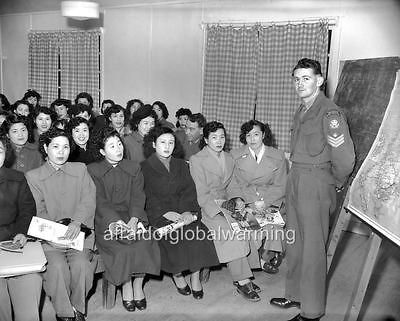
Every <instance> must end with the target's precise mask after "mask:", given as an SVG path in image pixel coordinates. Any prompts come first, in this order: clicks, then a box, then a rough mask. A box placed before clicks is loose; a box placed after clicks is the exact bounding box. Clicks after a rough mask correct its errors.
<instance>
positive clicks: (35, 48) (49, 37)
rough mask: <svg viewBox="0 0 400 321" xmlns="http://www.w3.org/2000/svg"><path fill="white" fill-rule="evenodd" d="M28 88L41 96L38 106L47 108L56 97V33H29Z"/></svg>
mask: <svg viewBox="0 0 400 321" xmlns="http://www.w3.org/2000/svg"><path fill="white" fill-rule="evenodd" d="M28 42H29V54H28V62H29V67H28V86H29V88H30V89H34V90H36V91H37V92H38V93H40V95H41V96H42V99H41V102H40V105H42V106H46V107H49V106H50V103H51V102H52V101H53V100H54V99H56V98H57V96H58V75H57V73H58V33H56V32H29V34H28Z"/></svg>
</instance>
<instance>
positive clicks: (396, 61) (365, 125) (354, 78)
mask: <svg viewBox="0 0 400 321" xmlns="http://www.w3.org/2000/svg"><path fill="white" fill-rule="evenodd" d="M399 69H400V57H385V58H373V59H360V60H347V61H345V62H344V65H343V69H342V72H341V74H340V78H339V82H338V85H337V88H336V92H335V96H334V98H333V100H334V102H335V103H336V104H337V105H338V106H340V107H342V108H343V109H344V112H345V114H346V117H347V121H348V124H349V128H350V133H351V137H352V139H353V142H354V147H355V151H356V164H355V167H354V170H353V173H352V175H351V177H350V179H349V180H348V183H351V181H352V180H353V178H354V177H355V175H356V174H357V172H358V170H359V168H360V166H361V164H362V162H363V161H364V160H365V158H366V157H367V154H368V151H369V150H370V148H371V146H372V143H373V142H374V140H375V137H376V135H377V133H378V130H379V127H380V125H381V123H382V119H383V116H384V115H385V111H386V107H387V106H388V104H389V100H390V95H391V92H392V90H393V87H394V84H395V80H396V72H397V70H399ZM348 186H349V184H347V185H346V186H345V188H344V189H343V191H342V192H341V193H339V194H338V197H337V206H336V211H335V213H334V215H332V216H331V224H330V225H332V224H333V222H334V220H335V218H336V217H337V216H338V215H339V212H340V210H341V208H342V205H343V201H344V198H345V196H346V192H347V189H348Z"/></svg>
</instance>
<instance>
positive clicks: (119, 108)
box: [104, 105, 126, 125]
mask: <svg viewBox="0 0 400 321" xmlns="http://www.w3.org/2000/svg"><path fill="white" fill-rule="evenodd" d="M121 111H122V113H123V114H124V123H126V119H125V118H126V117H125V109H124V108H123V107H122V106H121V105H112V106H111V107H109V108H107V109H106V111H105V112H104V117H105V118H106V123H107V125H110V124H111V120H110V118H111V115H112V114H118V113H119V112H121Z"/></svg>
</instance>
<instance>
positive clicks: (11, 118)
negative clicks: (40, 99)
mask: <svg viewBox="0 0 400 321" xmlns="http://www.w3.org/2000/svg"><path fill="white" fill-rule="evenodd" d="M19 123H22V124H24V125H25V127H26V128H27V130H28V133H29V131H30V130H31V128H30V127H31V126H30V122H29V118H28V117H26V116H21V115H17V114H9V115H8V116H7V117H6V120H5V121H4V123H3V128H4V130H5V132H6V133H8V132H9V131H10V129H11V126H12V125H14V124H19Z"/></svg>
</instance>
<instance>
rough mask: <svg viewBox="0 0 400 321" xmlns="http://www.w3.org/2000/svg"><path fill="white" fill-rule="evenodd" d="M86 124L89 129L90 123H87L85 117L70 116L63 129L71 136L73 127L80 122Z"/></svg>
mask: <svg viewBox="0 0 400 321" xmlns="http://www.w3.org/2000/svg"><path fill="white" fill-rule="evenodd" d="M82 123H83V124H86V125H87V126H88V128H89V129H90V125H89V122H88V121H87V120H86V119H85V118H82V117H74V118H72V119H71V120H70V121H69V122H68V124H67V128H65V130H66V131H67V132H68V134H70V135H71V136H72V130H73V129H74V128H75V127H78V126H79V125H80V124H82Z"/></svg>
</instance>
